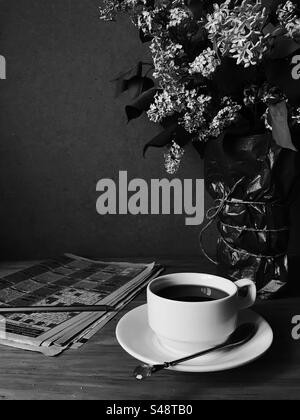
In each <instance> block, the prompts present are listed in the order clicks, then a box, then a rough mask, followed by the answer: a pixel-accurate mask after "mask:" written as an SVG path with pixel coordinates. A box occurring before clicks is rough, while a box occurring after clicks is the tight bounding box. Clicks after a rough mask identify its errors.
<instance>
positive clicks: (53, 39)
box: [0, 0, 300, 259]
mask: <svg viewBox="0 0 300 420" xmlns="http://www.w3.org/2000/svg"><path fill="white" fill-rule="evenodd" d="M98 6H99V1H98V0H51V1H46V0H0V54H1V55H4V56H5V57H6V60H7V80H6V81H0V136H1V138H0V196H1V200H0V221H1V223H0V244H1V245H0V248H1V249H0V251H1V257H0V258H1V259H22V258H39V257H48V256H53V255H56V254H61V253H63V252H67V251H68V252H74V253H78V254H81V255H90V256H112V257H118V256H120V257H121V256H128V257H130V256H133V255H134V256H151V255H158V256H172V257H174V256H195V255H198V254H199V253H200V251H199V246H198V234H199V227H186V226H185V223H184V216H172V215H171V216H104V217H103V216H99V215H98V214H97V213H96V207H95V205H96V200H97V197H98V194H97V193H96V183H97V181H98V180H99V179H101V178H112V179H115V180H116V181H117V178H118V172H119V170H127V171H128V175H129V178H130V179H131V178H135V177H138V178H144V179H145V180H147V181H149V180H150V179H151V178H163V177H165V176H166V174H165V171H164V168H163V160H162V154H161V151H157V150H154V151H150V152H149V155H148V158H147V159H146V160H144V159H143V158H142V148H143V145H144V143H145V142H146V141H147V140H148V139H150V138H151V137H152V136H153V135H154V134H155V133H156V132H157V127H155V126H154V125H152V124H150V122H149V121H148V120H147V118H146V117H144V118H142V119H139V120H135V121H134V122H133V123H131V124H130V125H127V123H126V118H125V115H124V104H125V103H126V100H127V99H128V97H126V95H125V96H123V97H122V98H121V99H117V100H116V99H115V98H114V89H113V85H112V83H110V80H111V79H112V78H113V77H115V76H116V75H118V73H119V72H120V71H122V70H124V69H129V68H130V67H132V66H133V65H135V64H136V62H137V61H138V60H140V59H141V58H142V57H145V56H146V55H147V47H145V46H143V45H142V44H141V43H140V41H139V39H138V36H137V32H136V29H135V28H134V26H133V25H132V24H131V23H130V22H129V21H128V19H127V18H126V17H120V19H119V22H118V23H104V22H101V21H100V20H99V12H98ZM202 166H203V165H202V162H201V160H200V158H199V157H198V155H197V154H196V153H195V151H194V150H193V149H192V148H190V149H188V150H187V153H186V157H185V159H184V164H183V166H182V168H181V170H180V173H179V175H178V176H179V177H180V178H203V167H202ZM205 201H206V207H209V206H210V205H211V202H210V200H209V199H208V197H207V198H206V200H205ZM298 209H299V205H296V206H294V209H293V214H294V216H293V239H292V243H291V250H292V252H293V253H296V252H297V249H298V248H299V247H298V241H297V239H298V238H297V236H298V233H299V232H300V226H299V221H298V219H299V217H298V213H299V210H298ZM215 241H216V234H215V232H214V230H213V232H212V233H211V234H209V235H208V238H207V245H208V248H209V250H213V248H214V243H215Z"/></svg>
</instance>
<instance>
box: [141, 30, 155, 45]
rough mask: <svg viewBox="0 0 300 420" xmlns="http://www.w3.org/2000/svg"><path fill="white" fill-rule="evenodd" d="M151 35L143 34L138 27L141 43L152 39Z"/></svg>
mask: <svg viewBox="0 0 300 420" xmlns="http://www.w3.org/2000/svg"><path fill="white" fill-rule="evenodd" d="M152 39H153V37H152V36H150V35H147V34H145V32H144V31H143V30H142V29H140V40H141V41H142V43H143V44H146V43H147V42H150V41H152Z"/></svg>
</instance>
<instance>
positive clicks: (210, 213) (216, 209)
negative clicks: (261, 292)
mask: <svg viewBox="0 0 300 420" xmlns="http://www.w3.org/2000/svg"><path fill="white" fill-rule="evenodd" d="M244 179H245V177H243V178H241V179H239V180H238V181H237V182H236V183H235V184H234V186H233V187H232V188H231V190H230V191H229V192H228V193H227V194H226V193H225V191H223V197H222V198H218V199H216V200H215V204H216V205H215V206H213V207H211V208H209V209H208V210H207V212H206V220H207V223H206V225H205V226H204V227H203V228H202V229H201V231H200V234H199V243H200V248H201V251H202V253H203V255H204V256H205V257H206V258H207V259H208V260H209V261H210V262H212V263H213V264H215V265H219V263H218V262H217V261H215V260H214V259H212V258H211V257H210V256H209V255H208V254H207V252H206V251H205V248H204V245H203V236H204V233H205V232H206V231H207V230H208V229H209V228H210V226H211V225H212V224H213V223H214V221H215V220H216V218H217V217H218V216H219V214H220V213H221V212H222V210H223V209H224V207H225V205H226V204H227V203H230V204H244V205H267V204H268V203H266V202H262V201H243V200H238V201H236V202H235V201H232V200H231V199H230V197H231V196H232V194H233V193H234V192H235V190H236V189H237V187H238V186H239V185H240V184H241V183H242V182H243V181H244ZM269 204H271V205H274V204H277V205H281V204H279V203H269ZM281 206H282V205H281ZM220 223H221V224H222V225H223V226H226V227H229V228H232V229H237V230H239V231H248V232H266V233H268V232H284V231H289V227H288V226H284V227H282V228H278V229H256V228H247V227H242V226H232V225H229V224H226V223H223V222H222V221H220ZM220 239H221V240H222V241H223V242H224V244H225V245H226V246H227V247H228V248H229V249H231V250H232V251H233V252H237V253H239V254H244V255H247V256H250V257H255V258H260V259H262V258H266V259H271V258H279V257H283V256H285V255H286V252H283V253H280V254H277V255H263V254H259V255H257V254H253V253H251V252H248V251H245V250H243V249H236V248H234V247H233V246H232V245H229V244H228V242H226V241H225V239H224V238H223V237H222V236H221V238H220Z"/></svg>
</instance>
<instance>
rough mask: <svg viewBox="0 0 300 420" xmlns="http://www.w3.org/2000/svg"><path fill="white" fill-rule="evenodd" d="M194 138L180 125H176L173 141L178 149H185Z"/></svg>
mask: <svg viewBox="0 0 300 420" xmlns="http://www.w3.org/2000/svg"><path fill="white" fill-rule="evenodd" d="M194 137H195V135H194V134H191V133H188V132H187V131H186V130H185V129H184V128H183V127H182V126H181V125H178V126H177V128H176V131H175V137H174V141H175V142H176V143H177V144H178V145H179V146H180V147H185V146H186V145H187V144H188V143H189V142H190V141H191V140H192V139H193V138H194Z"/></svg>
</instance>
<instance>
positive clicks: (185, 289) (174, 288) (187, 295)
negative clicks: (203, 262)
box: [156, 284, 229, 302]
mask: <svg viewBox="0 0 300 420" xmlns="http://www.w3.org/2000/svg"><path fill="white" fill-rule="evenodd" d="M156 294H157V295H158V296H160V297H162V298H165V299H170V300H175V301H179V302H212V301H214V300H220V299H225V298H226V297H228V296H229V294H227V293H226V292H224V291H223V290H220V289H216V288H214V287H202V286H198V285H193V284H186V285H183V284H182V285H168V286H166V287H164V288H162V289H160V290H158V291H157V292H156Z"/></svg>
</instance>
